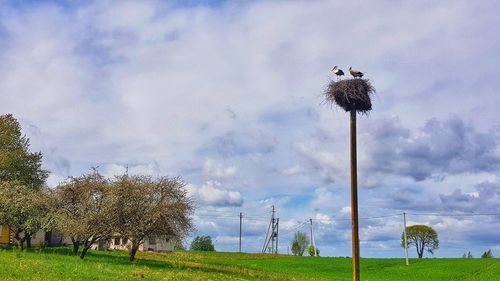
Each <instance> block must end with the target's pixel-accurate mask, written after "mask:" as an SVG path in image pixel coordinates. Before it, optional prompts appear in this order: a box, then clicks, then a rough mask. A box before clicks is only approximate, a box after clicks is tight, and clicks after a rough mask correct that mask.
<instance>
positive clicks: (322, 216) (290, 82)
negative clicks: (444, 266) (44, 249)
mask: <svg viewBox="0 0 500 281" xmlns="http://www.w3.org/2000/svg"><path fill="white" fill-rule="evenodd" d="M498 11H500V2H498V1H453V2H450V1H411V2H408V1H405V2H403V1H373V2H366V1H228V2H224V1H186V2H184V1H2V0H0V62H1V63H0V114H6V113H12V114H14V116H15V117H16V118H18V119H19V120H20V122H21V124H22V126H23V131H24V133H25V134H26V135H27V137H29V138H30V139H31V148H32V150H34V151H41V152H42V153H43V155H44V158H43V165H44V167H45V168H46V169H48V170H50V171H51V174H50V177H49V179H48V185H49V186H51V187H54V186H56V185H57V184H58V183H59V182H61V181H64V180H65V179H66V178H67V177H68V176H75V175H81V174H83V173H86V172H88V171H89V170H90V168H91V167H98V168H99V171H101V173H103V174H105V175H106V176H109V177H112V176H114V175H117V174H122V173H124V172H125V170H126V169H127V167H128V169H129V173H132V174H147V175H152V176H181V177H182V178H183V179H184V181H185V182H186V183H187V189H188V191H189V194H190V196H192V198H193V199H194V200H195V202H196V212H195V215H194V217H193V220H194V223H195V226H196V230H195V231H194V232H193V233H192V236H195V235H211V236H212V237H213V239H214V241H215V247H216V249H217V250H220V251H237V250H238V235H239V232H238V231H239V218H238V216H239V213H240V212H242V213H243V217H244V219H243V246H242V247H243V251H246V252H259V251H260V250H261V248H262V244H263V243H264V237H265V234H266V230H267V226H268V223H269V219H270V216H271V206H273V205H274V206H275V208H276V216H277V217H279V219H280V224H279V231H280V237H279V251H280V252H281V253H287V250H288V249H287V247H288V246H289V244H290V241H291V239H292V236H293V234H294V233H295V231H299V230H300V231H303V232H306V233H308V235H309V231H310V230H309V224H308V222H309V219H310V218H312V219H313V227H314V232H315V241H316V244H317V246H318V248H319V249H320V250H321V255H324V256H350V255H351V247H350V243H351V232H350V231H351V226H350V221H349V218H350V207H349V206H350V190H349V142H348V140H349V139H348V137H349V116H348V114H346V113H345V112H344V111H343V110H342V109H340V108H337V107H335V106H331V105H328V104H325V103H324V99H325V98H324V95H323V93H324V90H325V87H326V85H327V84H328V83H329V82H330V81H331V80H332V79H335V78H334V77H333V76H332V73H331V71H330V70H331V68H332V67H333V65H338V66H339V67H340V68H342V69H344V71H346V70H347V69H348V68H349V67H350V66H353V67H354V68H357V69H360V70H362V71H364V72H365V73H366V76H365V77H366V78H368V79H370V81H371V82H372V83H373V85H374V86H375V88H376V91H377V93H376V95H375V96H374V97H373V110H372V111H371V112H370V113H369V114H368V115H360V116H359V117H358V169H359V171H358V177H359V179H358V180H359V208H360V217H361V218H362V219H361V220H360V239H361V255H362V256H363V257H403V256H404V251H403V249H402V248H401V246H400V244H401V242H400V239H401V233H402V230H403V217H402V213H403V212H406V213H407V224H408V225H414V224H425V225H429V226H432V227H433V228H434V229H436V231H437V233H438V236H439V239H440V249H438V250H437V251H436V252H435V254H434V257H460V256H462V254H463V253H464V252H468V251H471V252H472V254H473V255H474V256H480V255H481V254H482V253H483V252H484V251H486V250H488V249H491V250H492V251H493V254H494V255H496V256H500V216H498V215H497V216H494V215H481V216H473V217H471V216H462V215H463V214H499V213H500V113H499V112H498V105H499V104H500V95H499V93H498V84H496V83H498V80H499V78H500V77H499V74H498V66H499V65H500V39H499V37H498V34H500V19H499V17H498ZM346 72H347V71H346ZM436 214H441V215H436ZM442 214H445V215H447V216H443V215H442ZM450 215H453V216H450ZM186 243H189V239H187V241H186ZM415 256H416V251H415V250H414V249H410V257H415Z"/></svg>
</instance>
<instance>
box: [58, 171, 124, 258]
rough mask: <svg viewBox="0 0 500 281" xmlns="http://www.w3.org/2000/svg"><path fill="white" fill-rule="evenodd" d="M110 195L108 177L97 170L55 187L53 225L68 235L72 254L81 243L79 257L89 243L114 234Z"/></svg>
mask: <svg viewBox="0 0 500 281" xmlns="http://www.w3.org/2000/svg"><path fill="white" fill-rule="evenodd" d="M110 196H111V193H110V184H109V181H108V180H106V179H105V178H104V177H103V176H102V175H101V174H99V173H98V172H97V170H94V171H93V172H91V173H89V174H86V175H83V176H80V177H72V178H69V179H68V180H67V181H66V182H64V183H61V184H60V185H59V186H57V188H56V189H55V192H54V197H55V200H54V202H55V204H54V205H53V211H52V214H53V217H52V220H51V222H52V225H53V227H54V229H56V230H57V231H58V232H60V233H61V234H63V235H64V236H66V237H68V238H70V239H71V242H72V243H73V253H74V254H75V255H76V254H77V253H78V249H79V247H80V246H83V249H82V252H81V253H80V258H82V259H83V258H84V257H85V255H86V254H87V251H88V250H89V249H90V247H91V246H92V244H94V243H95V242H97V241H98V240H100V239H105V238H107V237H110V236H111V235H112V234H113V231H114V225H113V215H114V214H113V213H112V212H111V208H110V204H111V198H110Z"/></svg>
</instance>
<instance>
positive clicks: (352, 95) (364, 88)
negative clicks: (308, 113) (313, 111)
mask: <svg viewBox="0 0 500 281" xmlns="http://www.w3.org/2000/svg"><path fill="white" fill-rule="evenodd" d="M373 94H375V88H373V86H372V84H371V83H370V81H369V80H368V79H359V78H354V79H346V80H341V81H338V82H335V81H332V82H330V84H329V85H328V87H327V89H326V91H325V95H326V102H327V103H331V104H334V103H335V104H336V105H338V106H340V107H342V108H343V109H344V110H345V111H352V110H356V111H359V112H361V113H367V112H368V111H370V110H372V101H371V95H373Z"/></svg>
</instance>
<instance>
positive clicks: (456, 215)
mask: <svg viewBox="0 0 500 281" xmlns="http://www.w3.org/2000/svg"><path fill="white" fill-rule="evenodd" d="M407 214H408V215H412V216H436V217H476V216H500V214H498V213H490V214H488V213H485V214H439V213H407Z"/></svg>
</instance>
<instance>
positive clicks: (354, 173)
mask: <svg viewBox="0 0 500 281" xmlns="http://www.w3.org/2000/svg"><path fill="white" fill-rule="evenodd" d="M350 113H351V128H350V129H351V134H350V146H351V220H352V280H353V281H359V279H360V277H359V232H358V231H359V227H358V165H357V155H356V154H357V152H356V110H355V109H351V112H350Z"/></svg>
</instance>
